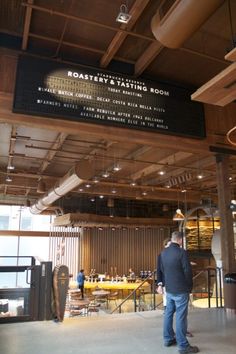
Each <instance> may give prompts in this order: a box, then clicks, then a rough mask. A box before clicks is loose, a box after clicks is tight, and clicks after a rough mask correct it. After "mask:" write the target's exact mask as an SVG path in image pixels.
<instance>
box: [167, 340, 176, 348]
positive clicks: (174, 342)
mask: <svg viewBox="0 0 236 354" xmlns="http://www.w3.org/2000/svg"><path fill="white" fill-rule="evenodd" d="M176 343H177V342H176V339H175V338H174V339H172V340H170V341H169V342H166V343H164V346H165V347H171V346H172V345H175V344H176Z"/></svg>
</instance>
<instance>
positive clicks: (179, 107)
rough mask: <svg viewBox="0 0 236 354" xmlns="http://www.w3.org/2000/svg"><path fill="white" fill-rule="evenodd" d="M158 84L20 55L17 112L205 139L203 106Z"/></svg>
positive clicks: (188, 95)
mask: <svg viewBox="0 0 236 354" xmlns="http://www.w3.org/2000/svg"><path fill="white" fill-rule="evenodd" d="M191 93H192V92H190V91H188V90H186V89H184V88H180V87H176V86H171V85H166V84H162V83H158V82H155V81H144V80H141V79H134V78H133V77H129V76H125V75H120V74H117V73H110V72H107V71H102V70H96V69H90V68H89V69H88V68H84V67H82V66H73V65H71V64H65V63H59V62H55V61H49V60H43V59H38V58H34V57H30V56H25V55H21V56H19V60H18V69H17V78H16V87H15V96H14V105H13V111H14V112H15V113H24V114H31V115H39V116H47V117H55V118H57V119H64V120H73V121H78V122H86V123H97V124H104V125H112V126H119V127H125V128H132V129H133V128H134V129H142V130H149V131H157V132H160V133H169V134H172V135H183V136H188V137H195V138H204V137H205V122H204V113H203V107H202V104H201V103H198V102H192V101H191Z"/></svg>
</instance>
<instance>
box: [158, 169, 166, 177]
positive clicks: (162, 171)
mask: <svg viewBox="0 0 236 354" xmlns="http://www.w3.org/2000/svg"><path fill="white" fill-rule="evenodd" d="M165 173H166V172H165V171H164V170H160V171H158V174H159V175H160V176H164V174H165Z"/></svg>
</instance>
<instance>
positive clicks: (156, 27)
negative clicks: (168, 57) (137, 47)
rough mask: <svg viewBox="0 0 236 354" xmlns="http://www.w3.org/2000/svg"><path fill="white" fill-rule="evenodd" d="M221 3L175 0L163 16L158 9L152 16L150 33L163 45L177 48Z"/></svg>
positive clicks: (210, 0)
mask: <svg viewBox="0 0 236 354" xmlns="http://www.w3.org/2000/svg"><path fill="white" fill-rule="evenodd" d="M222 3H223V0H207V1H206V0H197V1H196V0H176V1H175V3H174V4H173V5H172V6H171V8H170V9H169V11H167V13H166V14H165V15H164V17H163V18H161V16H160V11H159V10H158V11H157V13H156V14H155V15H154V16H153V18H152V21H151V29H152V33H153V35H154V37H155V38H156V39H157V40H158V41H159V42H160V43H161V44H163V45H164V46H165V47H168V48H179V47H181V46H182V44H183V43H184V42H185V41H186V40H187V39H188V38H190V37H191V35H192V34H193V33H194V32H196V31H197V29H198V28H199V27H200V26H201V25H202V24H203V23H204V22H205V21H206V20H207V18H208V17H209V16H210V15H211V14H212V13H213V12H214V11H215V10H216V9H217V8H218V7H219V6H220V5H221V4H222Z"/></svg>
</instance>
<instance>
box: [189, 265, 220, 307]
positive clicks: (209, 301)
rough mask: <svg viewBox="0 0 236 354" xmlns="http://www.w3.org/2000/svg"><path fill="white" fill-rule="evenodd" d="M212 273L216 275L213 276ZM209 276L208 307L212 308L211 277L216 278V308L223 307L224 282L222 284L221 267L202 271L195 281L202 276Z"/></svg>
mask: <svg viewBox="0 0 236 354" xmlns="http://www.w3.org/2000/svg"><path fill="white" fill-rule="evenodd" d="M211 271H213V272H214V274H211ZM204 273H206V274H207V298H208V307H209V308H210V307H211V277H215V291H216V296H215V297H216V307H223V294H222V282H221V277H222V273H221V268H219V267H216V268H215V267H210V266H209V267H207V268H205V269H203V270H200V271H199V273H197V274H196V275H195V276H194V277H193V280H195V279H196V278H198V277H199V276H200V275H201V274H204ZM218 300H220V305H219V303H218Z"/></svg>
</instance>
